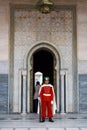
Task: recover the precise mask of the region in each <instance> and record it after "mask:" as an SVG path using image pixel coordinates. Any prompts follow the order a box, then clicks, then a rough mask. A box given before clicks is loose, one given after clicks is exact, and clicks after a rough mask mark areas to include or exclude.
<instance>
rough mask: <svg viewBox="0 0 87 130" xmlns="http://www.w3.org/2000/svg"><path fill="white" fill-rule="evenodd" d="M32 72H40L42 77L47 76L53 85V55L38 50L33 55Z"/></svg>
mask: <svg viewBox="0 0 87 130" xmlns="http://www.w3.org/2000/svg"><path fill="white" fill-rule="evenodd" d="M33 65H34V66H33V70H34V71H33V72H34V73H36V72H37V71H40V72H42V73H43V77H45V76H49V77H50V83H51V84H53V55H52V54H51V53H50V52H49V51H47V50H40V51H37V52H36V53H34V55H33Z"/></svg>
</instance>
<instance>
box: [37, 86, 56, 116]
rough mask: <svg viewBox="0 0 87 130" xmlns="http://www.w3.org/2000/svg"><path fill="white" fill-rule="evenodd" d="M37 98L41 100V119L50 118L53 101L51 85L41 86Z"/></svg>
mask: <svg viewBox="0 0 87 130" xmlns="http://www.w3.org/2000/svg"><path fill="white" fill-rule="evenodd" d="M39 97H40V99H41V117H42V118H45V117H48V118H52V117H53V112H52V101H53V99H54V89H53V86H52V85H51V84H43V85H42V86H41V88H40V90H39Z"/></svg>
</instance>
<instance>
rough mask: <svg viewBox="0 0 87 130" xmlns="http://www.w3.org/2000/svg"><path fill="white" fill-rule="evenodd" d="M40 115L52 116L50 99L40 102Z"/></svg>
mask: <svg viewBox="0 0 87 130" xmlns="http://www.w3.org/2000/svg"><path fill="white" fill-rule="evenodd" d="M41 117H42V118H45V117H48V118H52V117H53V113H52V104H51V101H42V102H41Z"/></svg>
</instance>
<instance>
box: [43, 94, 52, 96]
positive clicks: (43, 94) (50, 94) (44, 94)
mask: <svg viewBox="0 0 87 130" xmlns="http://www.w3.org/2000/svg"><path fill="white" fill-rule="evenodd" d="M43 95H44V96H51V94H46V93H44V94H43Z"/></svg>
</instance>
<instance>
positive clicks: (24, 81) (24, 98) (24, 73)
mask: <svg viewBox="0 0 87 130" xmlns="http://www.w3.org/2000/svg"><path fill="white" fill-rule="evenodd" d="M22 76H23V106H22V114H26V76H27V71H26V70H22Z"/></svg>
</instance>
